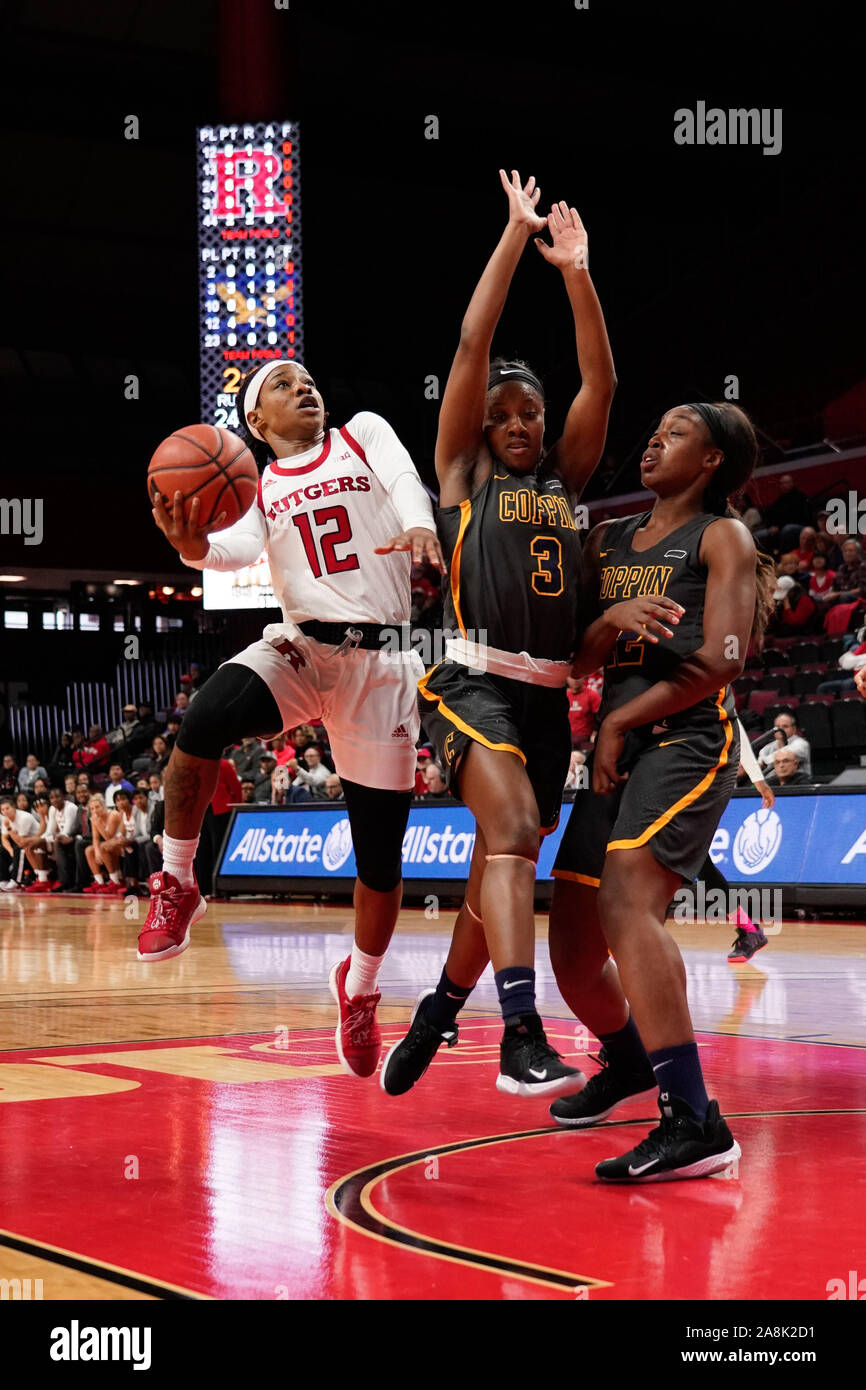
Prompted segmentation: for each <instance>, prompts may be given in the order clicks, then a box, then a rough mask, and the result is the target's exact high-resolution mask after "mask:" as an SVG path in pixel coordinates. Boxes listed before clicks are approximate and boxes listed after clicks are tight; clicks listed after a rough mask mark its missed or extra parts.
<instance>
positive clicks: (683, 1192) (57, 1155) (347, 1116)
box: [0, 1019, 866, 1300]
mask: <svg viewBox="0 0 866 1390" xmlns="http://www.w3.org/2000/svg"><path fill="white" fill-rule="evenodd" d="M547 1026H548V1032H549V1035H550V1037H551V1038H552V1039H554V1040H555V1045H556V1046H557V1047H558V1048H559V1049H560V1051H561V1052H562V1053H563V1055H566V1056H573V1055H574V1052H575V1044H574V1037H575V1034H574V1029H573V1027H571V1026H569V1025H568V1024H566V1023H564V1022H563V1021H562V1020H556V1019H551V1020H548V1024H547ZM384 1031H385V1034H386V1039H387V1041H388V1042H390V1041H393V1040H395V1039H396V1038H397V1037H399V1036H401V1034H402V1028H401V1027H398V1026H396V1025H392V1026H389V1027H387V1028H386V1029H385V1030H384ZM499 1031H500V1029H499V1025H498V1023H497V1022H496V1020H494V1019H491V1020H490V1021H489V1022H488V1021H487V1020H485V1019H474V1020H467V1021H466V1022H465V1023H464V1024H463V1025H462V1026H461V1041H460V1045H459V1047H458V1048H457V1049H455V1050H453V1051H452V1052H450V1053H446V1054H445V1055H440V1056H439V1057H437V1059H436V1060H435V1061H434V1063H433V1066H432V1067H431V1069H430V1071H429V1072H428V1074H427V1076H426V1077H425V1078H424V1080H423V1081H422V1082H421V1084H420V1085H419V1086H418V1087H417V1088H416V1089H415V1090H414V1091H413V1092H411V1093H410V1094H409V1095H408V1096H405V1097H402V1098H400V1099H396V1100H395V1099H391V1098H389V1097H388V1096H386V1095H385V1094H384V1093H383V1092H382V1091H381V1090H380V1089H379V1087H378V1085H377V1084H374V1083H360V1082H357V1081H353V1080H352V1079H351V1078H349V1077H347V1076H344V1075H343V1074H342V1072H340V1070H339V1068H338V1066H337V1065H336V1061H335V1057H334V1052H333V1035H332V1033H331V1031H330V1030H325V1029H319V1030H315V1031H310V1032H302V1033H292V1034H291V1035H290V1036H289V1037H288V1038H287V1039H282V1038H277V1039H276V1040H275V1038H274V1034H273V1033H271V1034H267V1035H263V1036H259V1035H247V1036H224V1037H210V1038H202V1039H197V1040H185V1041H181V1042H178V1041H172V1042H158V1043H136V1044H123V1045H118V1046H108V1047H85V1048H74V1049H73V1048H65V1049H52V1050H50V1051H47V1050H42V1051H39V1050H35V1051H27V1052H22V1051H16V1052H11V1053H5V1054H0V1088H2V1091H0V1095H2V1099H3V1100H4V1101H7V1102H8V1103H7V1104H5V1105H4V1106H3V1109H2V1115H3V1125H2V1130H0V1164H2V1172H3V1175H4V1180H3V1184H2V1194H0V1227H2V1228H3V1231H4V1233H5V1234H4V1235H3V1236H2V1237H0V1243H6V1244H10V1243H12V1244H13V1247H14V1248H18V1249H22V1248H23V1249H30V1248H32V1249H33V1250H34V1252H37V1253H38V1254H40V1255H41V1256H43V1257H46V1258H49V1259H50V1258H52V1255H51V1251H50V1250H46V1246H47V1247H51V1248H52V1249H53V1250H54V1251H55V1252H59V1253H57V1258H58V1259H59V1260H65V1261H66V1262H67V1264H68V1262H69V1260H70V1258H71V1257H75V1258H76V1260H77V1263H76V1264H75V1266H74V1267H78V1268H82V1269H85V1270H87V1269H92V1270H93V1272H95V1273H98V1274H100V1275H101V1276H102V1277H106V1266H115V1267H117V1268H116V1270H115V1271H113V1272H109V1277H111V1278H113V1279H114V1280H115V1282H116V1283H118V1284H123V1283H124V1282H127V1283H130V1286H134V1281H138V1282H139V1283H140V1284H142V1287H144V1289H145V1290H146V1291H149V1292H151V1293H154V1294H156V1295H157V1296H158V1297H172V1296H178V1294H180V1295H181V1296H183V1295H184V1294H186V1295H187V1296H191V1297H209V1298H220V1299H280V1298H290V1299H328V1298H334V1299H382V1298H395V1299H431V1298H435V1299H551V1298H553V1299H575V1298H581V1299H583V1298H588V1299H590V1300H595V1299H605V1300H607V1299H668V1300H669V1299H685V1298H689V1299H731V1298H735V1299H744V1300H745V1299H767V1298H773V1299H826V1297H827V1291H826V1290H827V1283H828V1281H829V1280H831V1279H834V1278H843V1279H844V1278H846V1277H847V1271H848V1270H850V1269H854V1268H858V1263H857V1262H858V1260H859V1261H860V1264H861V1265H862V1259H863V1250H864V1248H866V1165H864V1162H863V1153H864V1148H866V1077H864V1068H863V1060H864V1052H863V1049H862V1048H859V1047H853V1046H838V1045H829V1044H827V1045H824V1044H815V1043H807V1042H793V1041H770V1040H766V1039H757V1038H743V1037H731V1036H722V1035H712V1034H706V1033H704V1034H701V1035H699V1042H700V1044H701V1047H702V1060H703V1063H704V1068H705V1071H706V1074H707V1078H708V1082H709V1086H710V1091H711V1094H715V1095H717V1096H719V1097H720V1099H721V1102H722V1106H723V1109H724V1111H725V1113H726V1115H727V1117H728V1119H729V1122H730V1124H731V1128H732V1129H733V1132H734V1134H735V1136H736V1137H737V1139H738V1140H739V1142H740V1144H741V1146H742V1149H743V1157H742V1159H741V1160H740V1163H739V1171H738V1173H732V1174H730V1175H728V1176H726V1177H717V1178H712V1179H706V1180H703V1181H697V1182H680V1183H670V1184H653V1185H648V1186H642V1187H628V1188H622V1187H615V1188H613V1187H606V1186H603V1185H601V1184H599V1183H597V1182H596V1181H595V1180H594V1177H593V1166H594V1164H595V1163H596V1162H597V1161H598V1160H599V1159H601V1158H604V1157H607V1156H609V1155H611V1154H615V1153H618V1152H621V1151H622V1150H624V1149H625V1148H628V1147H631V1145H632V1144H633V1143H635V1142H636V1141H637V1140H638V1139H639V1138H641V1137H642V1136H643V1134H644V1133H645V1132H646V1130H647V1128H648V1122H649V1121H652V1122H654V1116H653V1113H652V1108H651V1107H650V1106H648V1105H647V1103H646V1102H638V1103H635V1104H634V1105H633V1106H632V1107H630V1108H628V1109H625V1108H624V1109H623V1110H622V1111H620V1112H618V1113H617V1115H616V1117H615V1120H616V1123H608V1124H606V1125H604V1126H602V1127H600V1128H598V1129H595V1130H588V1131H585V1132H583V1133H575V1132H573V1131H563V1130H560V1129H557V1128H556V1127H554V1126H553V1122H552V1121H551V1120H549V1117H548V1115H547V1109H546V1107H545V1106H544V1104H543V1103H534V1102H527V1101H520V1100H516V1099H511V1098H508V1097H505V1096H502V1095H500V1094H499V1093H498V1092H496V1090H495V1089H494V1084H493V1083H494V1080H495V1077H496V1058H497V1053H498V1038H499ZM284 1041H285V1042H286V1043H287V1046H282V1045H281V1044H282V1043H283V1042H284ZM386 1045H387V1042H386ZM594 1048H595V1044H594V1043H593V1044H592V1045H591V1049H590V1050H593V1049H594ZM592 1066H593V1064H592V1063H591V1062H589V1061H587V1062H586V1068H587V1069H588V1070H591V1069H592ZM37 1097H38V1098H37ZM142 1281H143V1283H142Z"/></svg>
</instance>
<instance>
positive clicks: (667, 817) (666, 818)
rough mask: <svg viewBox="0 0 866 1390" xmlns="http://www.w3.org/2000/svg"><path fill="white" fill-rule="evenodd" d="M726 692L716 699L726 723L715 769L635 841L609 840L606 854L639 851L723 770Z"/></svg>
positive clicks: (728, 740)
mask: <svg viewBox="0 0 866 1390" xmlns="http://www.w3.org/2000/svg"><path fill="white" fill-rule="evenodd" d="M726 692H727V686H725V687H724V689H722V690H720V691H719V694H718V699H717V700H716V706H717V708H718V710H719V720H720V722H722V723H727V728H726V729H725V746H724V748H723V749H722V751H721V753H720V754H719V761H718V762H717V763H716V765H715V767H714V768H711V770H710V771H709V772H708V773H707V775H706V777H704V778H702V780H701V781H700V782H699V783H698V785H697V786H696V787H693V788H692V790H691V791H690V792H687V793H686V795H685V796H682V797H680V799H679V801H676V802H675V803H674V805H673V806H671V807H669V808H668V810H667V811H665V812H663V814H662V815H660V816H659V818H658V820H654V821H653V823H652V825H650V826H647V828H646V830H645V831H644V832H643V834H642V835H639V836H638V837H637V839H636V840H611V842H610V844H609V845H608V847H607V852H608V854H609V853H610V851H611V850H612V849H640V848H641V846H642V845H645V844H646V842H647V840H651V839H652V837H653V835H655V834H656V832H657V831H659V830H663V829H664V827H665V826H666V825H668V824H669V823H670V822H671V821H672V820H673V818H674V816H675V815H677V813H678V812H679V811H684V810H685V808H686V807H687V806H691V804H692V802H693V801H697V799H698V797H699V796H703V794H704V792H705V791H707V790H708V789H709V787H710V786H712V783H713V780H714V778H715V775H716V773H717V772H718V771H719V769H720V768H723V767H724V766H725V765H726V763H727V761H728V751H729V749H730V747H731V744H732V743H733V741H734V726H733V724H732V723H731V720H730V718H729V716H728V712H727V710H726V709H725V707H724V703H723V701H724V698H725V694H726Z"/></svg>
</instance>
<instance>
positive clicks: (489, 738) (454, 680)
mask: <svg viewBox="0 0 866 1390" xmlns="http://www.w3.org/2000/svg"><path fill="white" fill-rule="evenodd" d="M418 691H419V695H418V708H419V710H420V712H421V722H422V724H423V725H424V728H425V729H426V731H427V735H428V737H429V738H430V739H432V741H433V743H434V744H435V746H436V749H437V751H438V753H439V756H440V759H441V762H442V767H443V769H444V772H445V780H446V783H447V785H448V787H449V788H450V787H451V786H452V782H453V781H454V779H455V775H456V774H457V771H458V769H459V766H460V762H461V760H462V758H463V755H464V754H465V753H466V751H467V749H468V748H470V747H471V746H472V744H473V743H481V744H483V745H484V747H485V748H493V749H496V750H499V751H502V752H504V753H516V754H517V756H518V758H520V759H521V761H522V762H523V764H524V766H525V768H526V773H527V776H528V777H529V780H530V782H531V784H532V790H533V791H534V792H535V800H536V802H537V804H538V815H539V821H540V825H541V831H542V834H543V835H547V834H550V832H551V831H552V830H555V829H556V826H557V823H558V821H559V815H560V811H561V809H562V793H563V788H564V787H565V779H566V777H567V776H568V766H569V762H570V759H571V728H570V726H569V723H568V699H567V697H566V693H565V690H564V689H553V688H551V687H550V686H544V685H529V684H527V683H526V682H525V681H515V680H511V679H509V678H508V677H507V676H493V675H489V674H481V673H478V672H475V671H470V670H468V669H467V667H465V666H461V665H459V664H458V663H457V662H456V661H443V662H440V664H439V665H438V666H434V667H433V669H432V671H428V672H427V675H426V676H425V677H424V679H423V680H421V681H419V682H418ZM454 791H455V794H456V795H459V791H458V788H457V785H456V784H455V786H454Z"/></svg>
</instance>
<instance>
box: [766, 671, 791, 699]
mask: <svg viewBox="0 0 866 1390" xmlns="http://www.w3.org/2000/svg"><path fill="white" fill-rule="evenodd" d="M792 676H793V672H792V670H791V667H790V666H782V667H779V666H776V667H775V668H774V669H773V670H772V671H767V673H766V674H765V676H764V678H763V680H762V681H761V684H760V689H761V690H778V692H779V694H780V695H790V693H791V689H792V686H791V679H792Z"/></svg>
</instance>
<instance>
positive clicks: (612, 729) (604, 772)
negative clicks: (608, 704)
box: [592, 715, 628, 796]
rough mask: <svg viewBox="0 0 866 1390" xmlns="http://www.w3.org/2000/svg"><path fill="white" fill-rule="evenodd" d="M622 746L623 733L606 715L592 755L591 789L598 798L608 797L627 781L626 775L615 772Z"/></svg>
mask: <svg viewBox="0 0 866 1390" xmlns="http://www.w3.org/2000/svg"><path fill="white" fill-rule="evenodd" d="M624 744H625V733H624V731H623V730H622V729H620V728H619V727H618V726H617V724H616V723H615V722H613V721H612V719H611V716H610V715H608V717H607V719H604V720H602V724H601V728H600V729H599V731H598V738H597V739H596V743H595V752H594V754H593V766H592V789H593V791H594V792H596V793H597V794H598V795H600V796H609V795H610V793H611V792H614V791H616V789H617V787H621V786H623V784H624V783H625V782H627V781H628V773H627V772H625V773H622V772H619V771H618V770H617V763H618V762H619V760H620V758H621V757H622V750H623V746H624Z"/></svg>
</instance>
